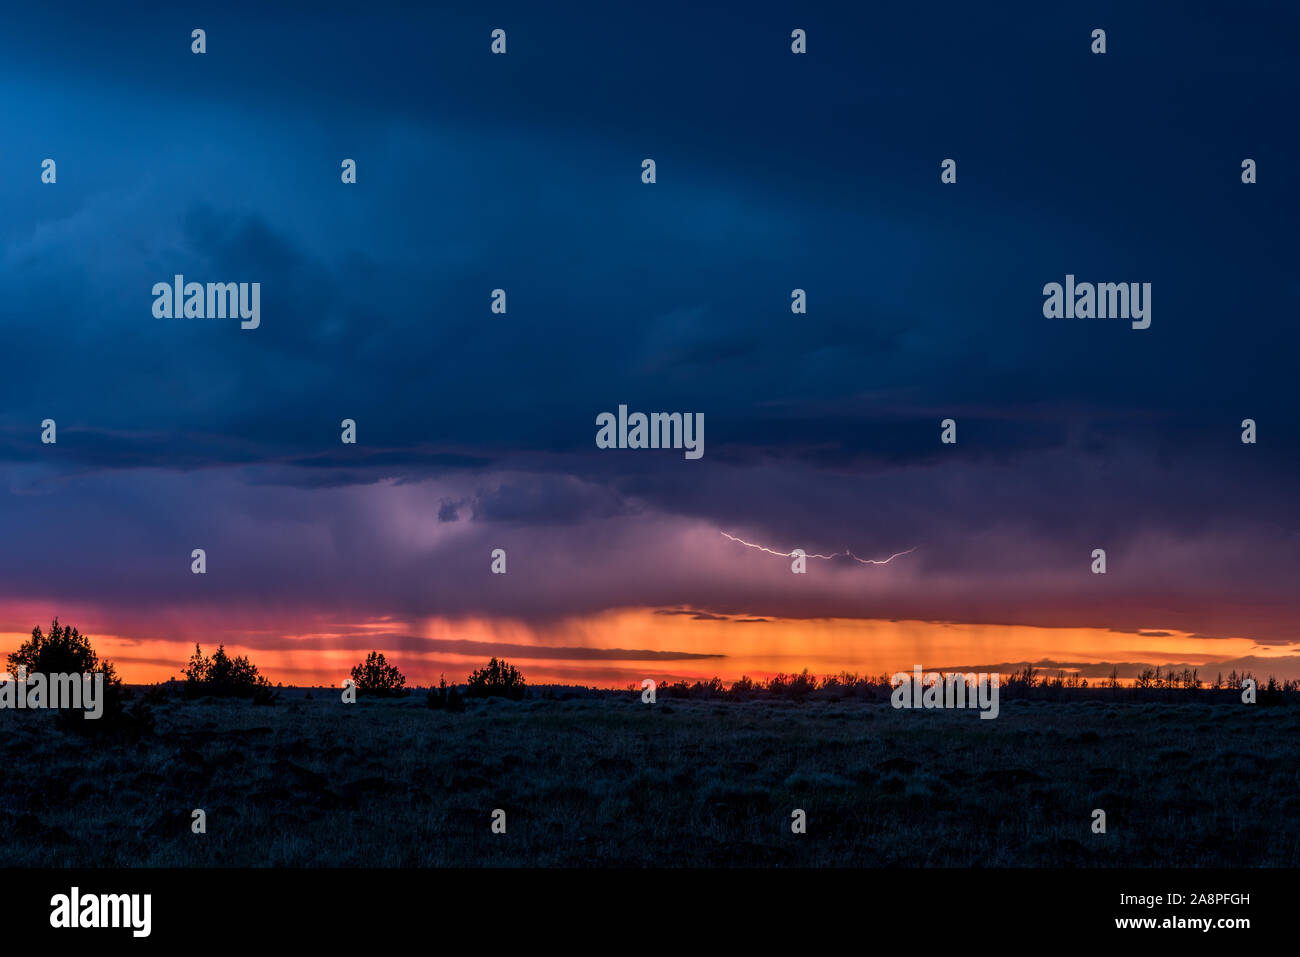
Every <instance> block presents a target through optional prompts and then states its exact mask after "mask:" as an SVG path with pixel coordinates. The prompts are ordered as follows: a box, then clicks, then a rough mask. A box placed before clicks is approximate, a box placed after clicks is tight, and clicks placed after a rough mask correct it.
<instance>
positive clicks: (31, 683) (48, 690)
mask: <svg viewBox="0 0 1300 957" xmlns="http://www.w3.org/2000/svg"><path fill="white" fill-rule="evenodd" d="M0 708H17V709H32V710H39V709H42V708H57V709H60V710H62V709H64V708H69V709H73V710H77V711H85V712H86V714H85V717H86V718H87V719H89V720H92V721H93V720H94V719H96V718H99V717H102V716H103V714H104V673H103V672H102V671H96V672H94V673H93V674H88V675H87V674H70V675H69V674H51V675H43V674H34V675H31V676H28V674H27V666H26V665H19V666H18V680H16V681H15V680H14V676H13V675H11V674H9V673H8V672H7V671H6V672H3V673H0Z"/></svg>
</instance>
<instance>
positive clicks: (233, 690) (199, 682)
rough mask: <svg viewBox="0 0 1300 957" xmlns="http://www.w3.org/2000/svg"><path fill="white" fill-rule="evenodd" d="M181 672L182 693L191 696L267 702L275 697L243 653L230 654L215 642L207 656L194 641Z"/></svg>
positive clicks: (264, 679)
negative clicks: (182, 673) (192, 652)
mask: <svg viewBox="0 0 1300 957" xmlns="http://www.w3.org/2000/svg"><path fill="white" fill-rule="evenodd" d="M184 675H185V694H186V695H187V696H188V697H191V698H196V697H199V696H201V695H212V696H213V697H217V698H252V699H254V701H257V702H267V703H269V702H270V701H271V700H272V699H273V698H274V697H275V692H273V691H272V690H271V682H269V681H267V680H266V678H264V677H262V675H261V674H259V673H258V670H257V665H255V664H253V663H252V662H251V661H249V660H248V658H247V657H245V656H243V655H240V656H239V657H237V658H231V657H230V656H229V655H228V654H226V646H225V645H218V646H217V650H216V651H215V652H213V654H212V657H211V658H209V657H208V656H207V655H205V654H203V649H202V648H200V647H199V646H198V645H197V644H196V645H195V646H194V654H193V655H191V656H190V663H189V664H188V665H187V666H186V667H185V670H184Z"/></svg>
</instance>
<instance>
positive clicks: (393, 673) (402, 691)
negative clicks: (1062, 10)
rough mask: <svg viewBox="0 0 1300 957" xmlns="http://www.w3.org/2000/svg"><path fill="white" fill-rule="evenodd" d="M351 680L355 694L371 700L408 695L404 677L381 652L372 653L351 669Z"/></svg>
mask: <svg viewBox="0 0 1300 957" xmlns="http://www.w3.org/2000/svg"><path fill="white" fill-rule="evenodd" d="M352 680H353V681H354V682H355V683H356V686H357V694H362V695H369V696H370V697H372V698H400V697H402V696H403V695H406V694H410V692H409V691H407V689H406V676H405V675H404V674H402V673H401V672H400V671H398V670H397V668H395V667H394V666H393V665H390V664H389V663H388V661H387V660H385V658H384V653H383V652H382V651H372V652H370V654H368V655H366V660H365V661H363V662H362V663H361V664H359V665H354V666H353V668H352Z"/></svg>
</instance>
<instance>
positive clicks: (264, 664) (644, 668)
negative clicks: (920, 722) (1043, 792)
mask: <svg viewBox="0 0 1300 957" xmlns="http://www.w3.org/2000/svg"><path fill="white" fill-rule="evenodd" d="M694 614H695V613H694V612H690V611H687V612H684V613H678V612H673V613H667V614H665V613H662V612H660V613H656V611H655V610H654V609H648V608H635V609H620V610H614V611H607V612H603V613H599V614H595V615H590V616H586V617H582V618H573V619H566V620H563V621H558V622H555V623H553V624H548V625H537V624H530V623H527V622H523V621H517V620H508V619H488V618H469V619H456V620H450V619H442V618H434V619H427V620H423V621H420V622H416V623H403V622H396V621H392V620H387V621H383V622H366V623H360V624H352V623H349V624H346V625H340V624H337V623H333V624H331V623H329V622H310V623H308V627H306V628H304V630H303V631H300V632H297V633H289V632H275V631H267V630H258V631H257V632H255V633H253V632H247V633H243V634H242V635H241V633H239V632H235V631H232V632H227V633H225V634H224V635H223V637H221V638H219V639H218V638H214V639H212V640H206V639H203V638H200V639H198V640H199V642H200V643H201V644H202V645H203V650H204V652H205V653H206V654H211V652H212V651H214V650H215V649H216V646H217V644H219V643H221V642H222V641H224V644H225V646H226V651H227V652H228V653H229V654H231V655H247V656H248V657H249V658H250V659H251V660H252V661H253V663H254V664H256V665H257V666H258V668H259V670H260V671H261V672H262V674H264V675H265V676H266V677H267V678H268V679H270V681H271V682H272V683H273V684H274V683H278V682H282V683H284V684H286V685H313V686H338V685H340V684H341V683H342V681H343V679H344V678H345V677H347V675H348V672H349V670H350V669H351V667H352V665H354V664H357V663H358V662H360V661H361V660H362V659H363V658H364V657H365V655H366V653H367V652H369V651H370V650H371V649H372V648H374V649H377V650H379V651H383V652H384V654H385V656H386V657H387V658H388V660H389V661H390V663H392V664H395V665H397V667H399V668H400V669H401V670H402V672H403V673H404V674H405V675H406V677H407V683H408V685H427V684H431V683H433V684H436V683H437V681H438V677H439V675H440V674H444V673H445V674H446V676H447V678H448V680H449V681H456V682H460V681H464V679H465V676H466V675H468V673H469V672H470V671H471V670H472V669H474V668H479V667H482V666H483V665H484V664H485V663H486V662H487V660H488V658H489V657H491V656H493V655H496V656H497V657H502V658H505V659H506V660H508V661H510V662H511V663H513V664H515V665H516V666H517V667H519V668H520V670H521V671H522V672H523V673H524V675H525V677H526V678H527V679H528V680H529V681H530V682H532V683H534V684H539V683H542V684H575V685H596V686H603V687H615V688H623V687H626V686H627V685H629V684H639V683H640V681H641V679H642V678H645V677H651V678H654V679H656V680H677V679H686V680H688V681H694V680H697V679H701V680H708V679H709V678H712V677H714V676H715V675H716V676H718V677H720V678H722V679H723V680H724V681H725V682H727V683H728V684H729V683H730V682H732V681H734V680H736V679H737V678H739V677H741V676H742V675H749V676H750V677H751V678H754V679H766V678H769V677H771V676H772V675H774V674H777V673H780V672H786V673H795V672H799V671H802V670H803V669H804V668H807V669H808V670H809V671H810V672H812V673H813V674H815V675H818V676H822V675H830V674H837V673H839V672H841V671H849V672H855V673H857V674H859V675H862V676H876V675H880V674H882V673H888V674H892V673H894V672H896V671H911V670H912V668H913V667H914V666H915V665H918V664H919V665H921V666H922V667H923V668H924V669H925V670H927V671H930V670H957V669H960V670H964V671H965V670H977V671H992V670H998V669H999V667H1000V666H1004V665H1008V664H1010V665H1011V667H1012V669H1013V670H1014V669H1015V668H1016V667H1018V663H1021V662H1025V661H1031V662H1034V663H1035V666H1036V667H1037V668H1038V669H1039V672H1040V674H1043V675H1045V676H1047V677H1052V676H1055V674H1056V673H1057V671H1064V672H1065V673H1066V674H1067V675H1069V674H1070V673H1071V672H1072V671H1074V670H1077V669H1082V673H1083V676H1084V677H1087V678H1088V679H1089V684H1090V685H1095V684H1097V683H1098V682H1099V681H1101V680H1102V679H1103V678H1104V677H1105V675H1108V674H1109V673H1110V666H1111V664H1112V663H1119V664H1124V663H1133V664H1151V665H1157V664H1158V665H1161V666H1164V665H1166V664H1168V663H1175V664H1177V665H1179V666H1180V667H1181V666H1182V665H1184V664H1186V665H1188V666H1190V667H1199V668H1200V678H1201V680H1202V681H1203V682H1204V683H1205V684H1207V685H1208V684H1209V683H1210V682H1212V681H1213V680H1214V676H1215V673H1216V672H1217V671H1218V670H1220V669H1219V666H1218V664H1217V663H1218V662H1223V661H1233V660H1236V659H1242V658H1255V659H1265V658H1276V659H1277V666H1278V667H1277V669H1276V673H1277V675H1278V677H1279V678H1284V677H1292V678H1294V677H1300V664H1297V659H1296V658H1295V657H1294V656H1295V647H1294V646H1289V647H1288V646H1260V645H1258V644H1257V643H1256V642H1255V641H1253V640H1252V639H1249V638H1217V639H1203V638H1193V637H1192V636H1191V635H1190V634H1188V633H1186V632H1176V631H1170V630H1167V629H1159V628H1158V625H1153V628H1152V629H1149V630H1150V631H1152V632H1153V633H1152V634H1141V633H1132V632H1119V631H1111V630H1109V629H1105V628H1046V627H1034V626H1025V625H983V624H960V623H944V622H926V621H891V620H874V619H870V620H864V619H807V620H795V619H764V620H761V621H743V620H742V619H743V616H738V617H737V616H733V617H730V618H715V617H705V618H703V619H702V620H696V619H695V618H694V617H693V615H694ZM63 621H64V623H65V624H72V625H76V626H77V627H79V628H81V627H82V626H81V625H80V624H79V623H78V621H77V620H76V618H74V617H72V616H69V617H67V618H64V619H63ZM47 625H48V618H46V619H45V622H44V623H43V624H42V628H45V627H46V626H47ZM82 630H83V631H84V632H86V633H88V634H90V636H91V640H92V642H93V644H94V647H95V649H96V651H97V652H98V653H99V655H100V656H101V657H103V658H107V659H109V660H111V661H112V662H114V664H115V665H116V667H117V669H118V673H119V674H120V675H121V676H122V678H123V680H125V681H127V682H128V683H139V684H145V683H151V682H155V681H163V680H166V679H168V678H171V677H176V678H179V677H180V676H181V673H182V669H183V668H184V667H185V665H186V663H187V662H188V660H189V657H190V655H191V653H192V652H193V650H194V648H193V645H194V640H193V639H191V638H188V637H185V638H182V637H180V636H178V637H176V638H134V637H130V636H127V635H116V634H105V633H101V632H96V631H94V630H92V629H90V628H82ZM394 634H396V635H399V636H402V637H400V638H397V639H393V638H390V637H389V636H391V635H394ZM29 636H30V629H28V630H27V631H23V632H14V631H6V632H0V649H2V650H3V652H4V653H5V654H8V653H9V652H10V651H14V650H16V649H17V648H18V646H19V644H20V643H21V642H23V641H25V640H26V639H27V638H28V637H29ZM426 639H427V640H429V641H428V644H427V646H425V647H420V646H421V645H423V644H424V640H426ZM444 641H448V642H450V641H457V642H478V643H481V644H480V645H472V646H469V647H464V646H459V647H457V646H452V647H448V646H447V645H443V644H440V642H444ZM386 645H388V646H387V647H386ZM395 646H396V647H395ZM502 646H510V647H502ZM531 649H536V652H535V653H533V652H532V651H531ZM554 649H571V650H570V651H568V652H565V653H557V652H556V651H555V650H554ZM611 649H622V650H624V651H625V652H627V654H626V655H620V654H617V653H616V652H611ZM638 652H641V653H642V654H640V655H638V654H637V653H638ZM645 652H660V653H670V654H669V655H666V656H663V657H656V656H653V655H646V654H644V653H645ZM683 653H685V654H688V655H710V656H718V657H694V658H692V657H677V655H681V654H683ZM1231 667H1232V666H1231V665H1229V666H1227V667H1223V668H1222V670H1223V671H1224V672H1225V673H1226V672H1228V671H1229V670H1231ZM1237 670H1241V669H1240V667H1238V669H1237ZM1252 670H1254V671H1255V672H1256V673H1257V674H1261V673H1263V672H1265V670H1266V669H1265V668H1264V667H1260V666H1258V665H1256V666H1254V667H1253V668H1252Z"/></svg>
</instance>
